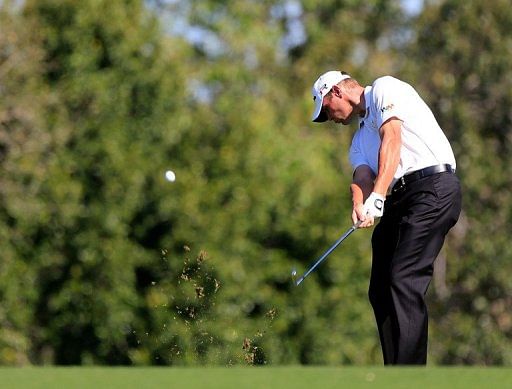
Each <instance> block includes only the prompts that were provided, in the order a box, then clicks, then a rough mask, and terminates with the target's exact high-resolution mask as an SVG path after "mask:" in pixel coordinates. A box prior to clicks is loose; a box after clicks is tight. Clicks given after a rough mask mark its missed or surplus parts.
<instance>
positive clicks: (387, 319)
mask: <svg viewBox="0 0 512 389" xmlns="http://www.w3.org/2000/svg"><path fill="white" fill-rule="evenodd" d="M397 226H398V225H397V224H396V223H394V222H393V220H392V219H391V217H390V216H389V213H387V212H385V214H384V216H383V217H382V219H381V220H380V222H379V223H378V224H377V226H375V229H374V232H373V235H372V272H371V277H370V287H369V290H368V296H369V298H370V303H371V304H372V307H373V312H374V314H375V319H376V322H377V329H378V330H379V338H380V344H381V347H382V354H383V357H384V364H385V365H389V364H392V363H394V361H395V355H396V343H397V340H398V337H397V334H396V329H397V324H396V313H395V311H394V308H393V300H392V297H391V285H390V282H391V279H390V276H391V274H390V270H391V259H392V258H393V252H394V250H395V247H396V242H397V240H398V228H397Z"/></svg>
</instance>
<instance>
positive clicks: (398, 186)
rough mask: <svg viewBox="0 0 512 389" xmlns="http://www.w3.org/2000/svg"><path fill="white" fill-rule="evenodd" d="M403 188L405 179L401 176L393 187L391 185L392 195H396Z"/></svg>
mask: <svg viewBox="0 0 512 389" xmlns="http://www.w3.org/2000/svg"><path fill="white" fill-rule="evenodd" d="M403 188H405V178H404V177H403V176H402V177H400V178H399V179H398V181H397V182H396V183H395V185H393V193H396V192H398V191H399V190H401V189H403Z"/></svg>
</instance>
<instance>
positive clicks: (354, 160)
mask: <svg viewBox="0 0 512 389" xmlns="http://www.w3.org/2000/svg"><path fill="white" fill-rule="evenodd" d="M360 138H361V133H360V131H357V132H356V133H355V135H354V138H353V139H352V144H351V145H350V151H349V160H350V164H351V165H352V168H353V169H354V170H356V168H357V167H358V166H361V165H369V162H368V160H367V158H366V157H365V155H364V154H363V151H362V149H361V146H360V143H361V139H360Z"/></svg>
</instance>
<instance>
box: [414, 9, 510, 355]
mask: <svg viewBox="0 0 512 389" xmlns="http://www.w3.org/2000/svg"><path fill="white" fill-rule="evenodd" d="M427 4H428V6H427V7H426V8H425V10H424V12H423V14H422V15H421V16H420V18H419V20H418V25H417V41H416V42H415V43H414V45H413V46H412V48H411V50H410V51H409V52H408V55H409V56H411V57H412V58H415V59H416V60H415V61H414V62H410V63H409V64H408V66H407V68H408V69H409V71H411V77H414V78H415V79H417V80H418V82H419V84H420V87H421V88H422V90H423V91H425V93H427V94H428V96H429V101H430V102H431V103H432V104H433V107H434V110H435V111H436V113H437V115H438V117H439V119H440V122H441V123H442V125H443V127H444V128H445V130H446V132H447V134H448V136H449V138H451V139H453V144H454V149H455V152H456V155H457V159H458V167H457V168H458V169H457V170H458V173H459V176H460V177H461V181H462V184H463V195H464V207H463V208H464V210H463V214H462V217H461V220H460V222H459V223H458V225H457V227H456V228H455V230H454V232H453V234H452V236H451V239H450V240H449V242H448V245H447V250H446V252H447V255H446V257H447V271H446V277H447V280H446V287H447V288H446V290H445V291H444V294H443V295H440V296H439V297H438V298H436V299H434V300H435V301H434V302H435V306H434V307H435V308H434V310H433V314H434V316H435V320H433V324H432V327H433V332H434V333H435V336H434V340H435V342H434V344H433V345H432V354H433V356H434V360H435V361H436V362H438V363H451V364H454V363H464V364H507V365H509V364H511V363H512V359H511V358H512V355H511V354H510V346H511V338H512V314H511V311H512V309H511V308H512V306H511V304H512V300H511V299H510V294H511V291H512V289H511V288H512V284H511V282H510V279H509V277H507V276H506V274H508V273H509V271H510V269H511V264H510V258H511V255H512V245H511V244H510V239H509V233H508V231H509V224H510V220H511V216H512V212H511V211H512V210H511V205H512V197H511V194H510V191H509V188H510V186H511V184H512V182H511V177H510V175H509V174H507V173H506V172H507V170H508V166H510V163H511V159H510V149H511V139H512V138H511V134H512V132H511V130H512V114H511V111H510V108H509V107H510V106H511V104H512V88H511V82H512V70H511V69H512V59H511V57H510V46H511V44H512V22H511V21H512V11H511V9H510V3H509V2H507V1H504V0H493V1H471V2H465V1H458V0H448V1H443V2H432V3H431V4H430V3H427Z"/></svg>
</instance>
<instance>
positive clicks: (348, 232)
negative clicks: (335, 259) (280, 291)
mask: <svg viewBox="0 0 512 389" xmlns="http://www.w3.org/2000/svg"><path fill="white" fill-rule="evenodd" d="M360 224H361V220H358V221H357V223H356V224H354V225H353V226H352V227H350V228H349V229H348V230H347V232H345V233H344V234H343V235H342V236H341V237H340V238H339V239H338V240H337V241H336V242H335V243H334V244H333V245H332V246H331V247H329V249H327V251H326V252H325V253H323V254H322V256H321V257H320V258H319V259H318V260H317V261H316V262H315V263H314V264H313V265H312V266H311V267H310V268H309V270H308V271H307V272H305V273H304V274H303V275H302V277H300V278H299V279H298V280H295V277H296V276H297V271H296V270H295V269H293V270H292V279H293V282H294V283H295V286H299V285H300V283H301V282H302V281H304V279H305V278H306V277H307V276H308V275H309V274H310V273H311V272H312V271H313V270H315V269H316V267H317V266H318V265H320V264H321V263H322V262H323V261H324V260H325V258H327V256H328V255H329V254H330V253H332V252H333V251H334V249H335V248H336V247H338V246H339V245H340V243H341V242H343V241H344V240H345V239H347V238H348V236H349V235H350V234H351V233H352V232H354V231H355V230H357V229H358V228H359V225H360Z"/></svg>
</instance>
